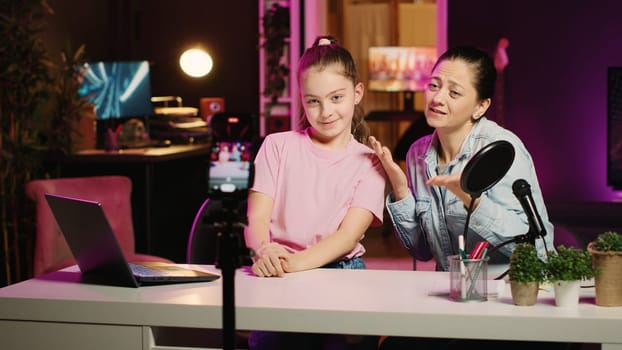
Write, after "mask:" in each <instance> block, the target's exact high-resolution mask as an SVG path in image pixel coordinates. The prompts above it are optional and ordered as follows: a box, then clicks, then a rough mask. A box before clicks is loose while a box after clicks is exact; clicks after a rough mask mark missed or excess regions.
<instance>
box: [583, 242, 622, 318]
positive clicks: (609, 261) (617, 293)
mask: <svg viewBox="0 0 622 350" xmlns="http://www.w3.org/2000/svg"><path fill="white" fill-rule="evenodd" d="M587 249H588V251H589V252H590V254H591V255H592V263H593V265H594V268H595V269H597V270H598V274H597V275H596V277H595V279H594V282H595V289H596V305H600V306H622V235H620V234H619V233H617V232H613V231H607V232H603V233H601V234H599V235H598V236H597V237H596V239H595V240H594V241H592V242H590V244H588V246H587Z"/></svg>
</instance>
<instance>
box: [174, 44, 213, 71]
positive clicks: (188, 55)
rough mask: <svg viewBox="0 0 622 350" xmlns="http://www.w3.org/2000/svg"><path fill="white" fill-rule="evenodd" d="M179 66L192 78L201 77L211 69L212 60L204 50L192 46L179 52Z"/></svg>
mask: <svg viewBox="0 0 622 350" xmlns="http://www.w3.org/2000/svg"><path fill="white" fill-rule="evenodd" d="M179 66H180V67H181V70H182V71H183V72H184V73H185V74H186V75H188V76H190V77H192V78H202V77H204V76H206V75H208V74H209V72H211V71H212V67H213V66H214V61H213V60H212V56H210V54H208V53H207V52H206V51H205V50H203V49H199V48H193V49H189V50H186V51H184V53H182V54H181V56H180V57H179Z"/></svg>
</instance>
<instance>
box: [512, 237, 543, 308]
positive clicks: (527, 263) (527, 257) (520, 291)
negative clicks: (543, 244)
mask: <svg viewBox="0 0 622 350" xmlns="http://www.w3.org/2000/svg"><path fill="white" fill-rule="evenodd" d="M509 278H510V288H511V291H512V300H513V302H514V304H515V305H519V306H529V305H534V304H535V303H536V300H537V298H538V288H540V282H542V281H544V262H543V261H542V260H540V258H539V257H538V252H537V251H536V247H535V246H534V245H532V244H529V243H518V244H516V246H515V247H514V251H513V252H512V256H511V257H510V272H509Z"/></svg>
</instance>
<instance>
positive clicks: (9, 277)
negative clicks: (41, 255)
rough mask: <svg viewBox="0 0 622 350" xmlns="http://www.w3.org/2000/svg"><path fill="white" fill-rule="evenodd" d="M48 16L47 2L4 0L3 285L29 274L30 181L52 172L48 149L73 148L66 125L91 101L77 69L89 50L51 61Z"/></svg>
mask: <svg viewBox="0 0 622 350" xmlns="http://www.w3.org/2000/svg"><path fill="white" fill-rule="evenodd" d="M50 14H53V10H52V9H51V8H50V6H49V5H48V4H47V2H46V1H45V0H22V1H14V0H0V37H2V41H1V43H0V235H1V236H2V249H1V251H0V257H1V258H2V259H1V260H2V263H3V269H2V271H1V272H0V277H1V279H2V281H0V286H2V285H5V284H11V283H13V282H14V281H19V280H21V279H24V278H28V277H30V274H31V271H30V270H31V266H30V265H31V260H32V256H31V254H30V253H31V250H32V249H31V247H32V245H33V241H32V240H33V238H32V232H34V228H33V227H32V223H31V222H30V221H31V220H29V218H32V215H33V214H32V213H31V212H28V210H29V207H28V204H29V203H28V202H27V199H26V196H25V191H24V186H25V184H26V183H27V182H28V181H30V180H32V179H37V178H42V177H46V176H49V175H48V174H49V173H50V171H49V170H50V169H48V168H49V165H50V164H49V154H50V152H52V153H60V154H63V153H64V154H66V153H68V151H69V149H70V147H71V141H72V140H71V133H72V132H75V130H72V129H71V128H70V127H68V125H69V124H71V123H73V124H75V123H76V121H77V119H76V118H78V117H79V115H80V111H81V110H82V108H83V107H84V106H85V105H84V102H83V101H82V100H80V99H79V98H78V97H77V84H76V82H75V79H74V78H75V77H76V76H75V72H74V71H73V68H74V66H75V64H77V63H79V62H80V61H81V60H82V57H83V52H84V49H83V47H80V48H79V49H78V50H77V51H75V53H71V54H69V50H67V51H66V52H65V53H63V55H65V56H64V57H63V61H62V62H61V63H60V64H55V63H54V62H53V60H52V59H51V58H50V57H49V55H48V52H47V51H46V48H45V45H44V43H43V40H42V33H43V31H44V30H45V16H46V15H50ZM67 122H68V123H69V124H66V123H67ZM24 253H26V254H24Z"/></svg>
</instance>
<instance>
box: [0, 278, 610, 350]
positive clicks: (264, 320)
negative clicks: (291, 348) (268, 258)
mask: <svg viewBox="0 0 622 350" xmlns="http://www.w3.org/2000/svg"><path fill="white" fill-rule="evenodd" d="M205 268H206V269H208V270H211V271H216V272H218V270H215V269H214V268H213V267H211V266H206V267H205ZM76 271H77V270H76V268H75V267H73V268H68V269H65V270H63V271H59V272H56V273H53V274H50V275H47V276H44V277H43V278H39V279H33V280H29V281H25V282H22V283H18V284H15V285H11V286H8V287H5V288H3V289H0V342H2V343H1V344H2V347H3V348H5V345H6V344H7V342H8V344H9V345H10V346H8V347H6V348H7V349H20V348H24V349H26V348H27V349H37V348H46V349H61V348H63V346H64V347H66V348H71V347H70V346H74V348H79V347H78V346H79V345H80V342H87V343H89V344H90V345H89V346H88V348H89V349H99V348H98V347H96V346H93V344H99V343H100V342H101V343H103V345H102V347H101V348H102V349H103V348H115V349H151V348H158V347H157V346H155V347H154V344H153V341H152V339H151V333H150V332H151V327H153V326H162V327H192V328H219V327H221V324H222V314H221V307H220V305H221V301H222V295H221V294H222V291H221V282H222V281H221V280H217V281H214V282H208V283H200V284H183V285H174V286H159V287H142V288H138V289H126V288H117V287H105V286H93V285H85V284H78V283H75V282H76V280H77V279H78V273H77V272H76ZM447 278H448V276H447V274H446V273H437V272H423V271H420V272H416V271H383V270H324V269H317V270H312V271H307V272H302V273H295V274H288V275H286V276H285V277H284V278H257V277H254V276H250V275H248V274H247V273H246V272H245V271H244V270H238V271H237V273H236V281H235V289H236V306H237V308H236V322H237V324H236V328H237V329H240V330H241V329H257V330H280V331H303V332H318V333H344V334H369V335H400V336H426V337H457V338H485V339H510V340H536V341H567V342H588V343H603V348H602V349H603V350H614V349H617V350H620V349H622V308H619V307H618V308H607V307H599V306H596V305H594V299H593V296H589V297H585V298H582V300H581V304H580V305H579V306H578V307H576V308H560V307H557V306H555V305H554V299H553V295H552V294H551V293H545V292H541V293H540V296H539V299H538V303H537V305H535V306H530V307H519V306H514V305H513V304H512V301H511V297H510V294H509V287H507V288H505V290H504V293H503V294H502V295H501V296H500V297H499V298H498V299H494V300H489V301H488V302H483V303H457V302H453V301H451V300H448V299H447V298H446V297H439V296H428V291H429V289H430V288H431V287H430V286H432V285H434V284H435V282H436V281H438V280H439V279H447ZM589 294H592V295H593V291H589ZM34 335H38V336H39V337H38V338H37V339H35V337H34ZM68 341H71V344H69V345H70V346H69V347H67V342H68ZM55 344H58V346H55ZM83 348H87V347H83Z"/></svg>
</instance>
